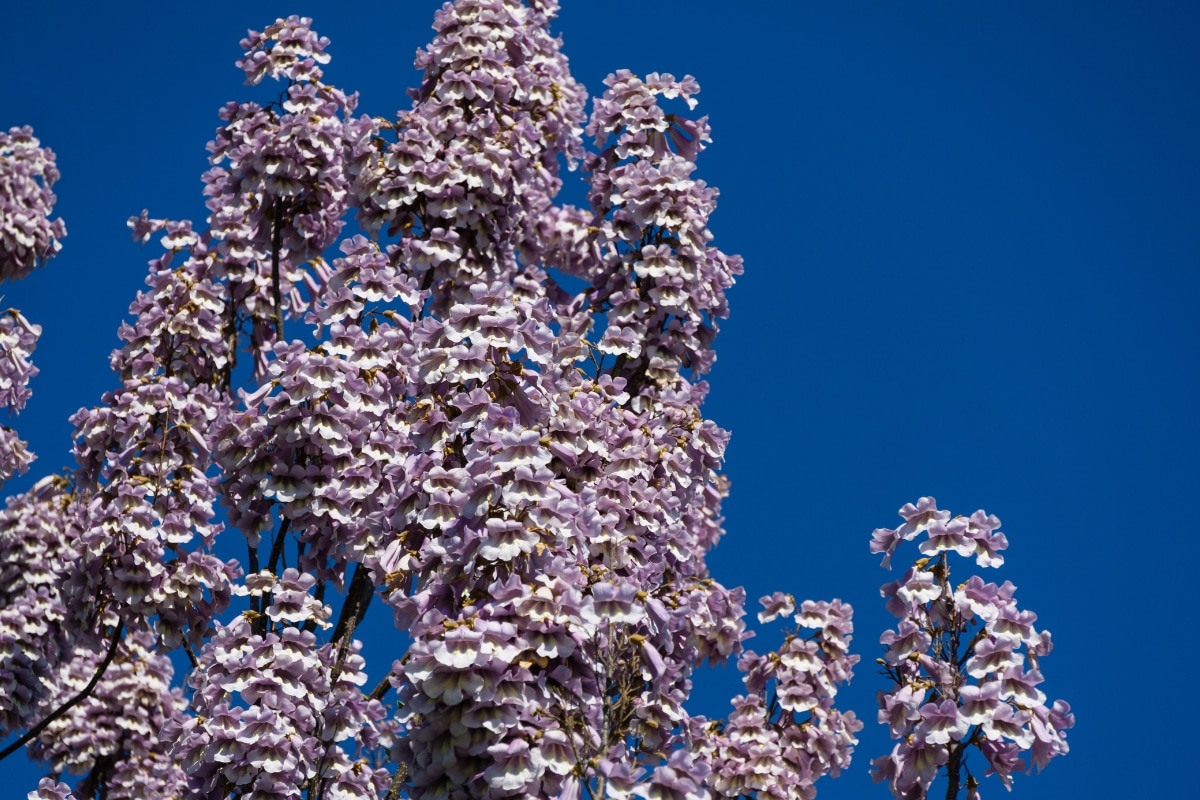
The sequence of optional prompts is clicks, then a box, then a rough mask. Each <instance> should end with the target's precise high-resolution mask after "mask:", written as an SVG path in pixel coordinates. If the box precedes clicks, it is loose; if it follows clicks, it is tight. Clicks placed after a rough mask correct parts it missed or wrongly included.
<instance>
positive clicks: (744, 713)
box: [704, 592, 862, 800]
mask: <svg viewBox="0 0 1200 800" xmlns="http://www.w3.org/2000/svg"><path fill="white" fill-rule="evenodd" d="M760 602H761V603H762V605H763V611H761V612H759V614H758V619H759V622H763V623H766V622H771V621H773V620H775V619H778V618H780V617H785V616H790V615H793V614H794V619H795V622H796V625H797V626H798V627H797V629H796V630H795V631H794V632H792V633H791V634H789V635H788V636H787V637H786V638H785V640H784V643H783V646H782V647H780V648H779V650H778V651H776V652H772V653H768V654H767V655H762V656H760V655H758V654H757V653H754V652H753V651H749V650H747V651H746V652H745V653H743V654H742V657H741V659H740V660H739V661H738V669H739V670H741V671H742V672H744V673H745V677H744V678H743V679H742V680H743V682H744V683H745V684H746V689H747V691H748V692H749V694H747V695H743V696H739V697H735V698H734V699H733V706H734V712H733V713H732V714H730V716H729V719H728V720H727V721H726V722H725V723H724V725H722V726H720V727H719V728H718V729H717V730H716V732H715V733H713V734H712V735H711V736H710V737H709V739H708V742H707V743H706V747H705V750H704V752H705V755H706V757H707V759H708V761H709V763H710V764H711V765H712V771H713V777H712V781H711V783H712V788H713V790H714V791H715V793H716V794H718V795H720V796H723V797H729V798H735V797H746V798H752V797H774V798H797V799H798V800H812V798H813V797H815V796H816V794H817V791H816V787H815V785H814V784H815V783H816V781H817V780H818V779H819V778H821V777H822V776H824V775H827V774H828V775H833V776H834V777H837V776H838V775H839V774H840V772H841V770H843V769H845V768H846V767H847V766H849V764H850V756H851V754H852V753H853V751H854V745H856V744H858V739H857V738H855V736H854V734H855V733H857V732H858V731H860V730H862V723H861V722H859V721H858V719H857V718H856V717H855V716H854V712H853V711H847V712H840V711H838V710H837V709H835V708H834V707H833V703H834V700H835V699H836V697H837V692H838V686H839V685H840V684H844V683H848V682H849V681H850V678H851V677H852V675H853V673H852V671H851V670H852V668H853V666H854V665H855V664H856V663H858V656H856V655H851V654H850V653H849V644H850V639H851V636H850V634H851V632H852V631H853V629H854V628H853V624H852V623H851V614H852V609H851V608H850V606H849V605H847V604H846V603H843V602H841V601H839V600H834V601H833V602H832V603H827V602H813V601H811V600H806V601H804V603H803V604H802V605H801V607H800V610H799V611H798V612H797V611H796V604H795V600H794V599H793V598H792V596H791V595H786V594H783V593H782V592H777V593H776V594H774V595H770V596H768V597H764V598H762V599H761V600H760ZM802 629H808V630H811V631H813V633H812V634H811V635H810V636H807V637H805V636H801V635H800V632H801V630H802Z"/></svg>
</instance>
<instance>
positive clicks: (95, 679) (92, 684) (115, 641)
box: [0, 622, 125, 761]
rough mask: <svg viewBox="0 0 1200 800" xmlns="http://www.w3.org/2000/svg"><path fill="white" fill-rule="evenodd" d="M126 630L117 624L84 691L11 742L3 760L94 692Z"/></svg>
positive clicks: (2, 757)
mask: <svg viewBox="0 0 1200 800" xmlns="http://www.w3.org/2000/svg"><path fill="white" fill-rule="evenodd" d="M124 632H125V623H124V622H122V623H121V624H119V625H117V629H116V630H115V631H113V636H112V643H111V644H109V646H108V653H107V654H105V656H104V660H103V661H101V662H100V666H99V667H98V668H97V669H96V674H95V675H93V676H92V679H91V680H90V681H88V685H87V686H85V687H83V691H81V692H80V693H79V694H77V695H75V696H74V697H72V698H71V699H70V700H68V701H67V702H65V703H63V704H62V705H61V706H59V707H58V708H57V709H55V710H54V711H52V712H50V715H49V716H47V717H46V718H45V719H43V720H42V721H41V722H39V723H38V724H37V725H34V726H33V727H32V728H30V729H29V732H28V733H26V734H25V735H24V736H22V737H21V738H20V739H17V740H16V741H15V742H13V743H12V744H10V745H9V746H8V747H6V748H4V750H3V751H0V761H3V760H4V759H5V758H7V757H8V756H10V755H12V754H13V753H15V752H16V751H18V750H20V749H21V748H22V747H24V746H25V745H26V744H28V743H29V742H31V741H32V740H33V739H35V738H37V736H38V735H39V734H40V733H41V732H42V731H44V730H46V727H47V726H48V725H49V724H50V723H51V722H54V720H56V719H58V718H59V717H61V716H62V715H63V714H65V713H67V712H68V711H70V710H71V709H72V708H74V707H75V706H76V705H78V704H79V703H80V702H81V701H82V700H83V699H84V698H86V697H87V696H88V695H89V694H91V693H92V690H93V689H95V688H96V684H98V683H99V682H100V678H102V677H103V676H104V671H105V670H106V669H108V665H109V664H111V663H112V661H113V659H114V658H115V657H116V655H117V646H118V645H120V644H121V634H122V633H124Z"/></svg>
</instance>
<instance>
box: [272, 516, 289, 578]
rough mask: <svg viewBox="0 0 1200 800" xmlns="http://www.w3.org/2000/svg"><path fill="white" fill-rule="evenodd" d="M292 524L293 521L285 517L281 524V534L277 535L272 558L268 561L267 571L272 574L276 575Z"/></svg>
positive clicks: (273, 543) (273, 544)
mask: <svg viewBox="0 0 1200 800" xmlns="http://www.w3.org/2000/svg"><path fill="white" fill-rule="evenodd" d="M291 524H292V520H291V519H290V518H288V517H284V518H283V520H282V521H281V522H280V523H279V532H278V533H276V534H275V541H274V542H272V543H271V558H270V559H269V560H268V561H267V569H268V570H270V572H271V574H272V575H274V574H275V567H277V566H278V565H279V557H280V556H282V555H283V544H284V542H285V541H286V540H287V532H288V526H289V525H291Z"/></svg>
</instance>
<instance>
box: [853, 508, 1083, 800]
mask: <svg viewBox="0 0 1200 800" xmlns="http://www.w3.org/2000/svg"><path fill="white" fill-rule="evenodd" d="M900 516H901V518H903V520H904V524H903V525H901V526H900V527H898V528H896V529H890V528H880V529H878V530H876V531H875V533H874V538H873V541H872V542H871V552H873V553H882V554H883V555H884V561H885V565H886V563H887V562H889V561H890V559H891V557H892V555H893V553H894V552H895V550H896V548H897V546H898V545H899V544H900V543H901V542H903V541H911V540H913V539H916V538H917V537H919V536H921V535H922V534H925V536H924V537H923V538H922V539H921V541H920V544H919V550H920V551H921V553H922V557H921V558H918V559H917V560H916V562H915V563H914V564H913V566H912V567H910V568H909V569H908V570H907V571H906V572H905V573H904V576H903V577H902V578H901V579H900V580H898V581H894V582H892V583H888V584H886V585H884V586H883V588H882V589H881V590H880V592H881V594H882V595H883V596H884V597H885V598H887V606H888V610H889V611H891V612H892V614H893V615H895V616H896V617H897V618H898V619H899V624H898V625H897V627H896V629H895V630H890V631H888V632H887V633H885V634H884V635H883V636H882V637H881V638H880V642H881V643H882V644H884V645H886V647H887V652H886V653H885V655H884V657H883V658H882V659H880V664H882V665H883V666H884V669H885V670H886V671H887V674H888V675H889V676H890V677H891V678H892V679H893V681H894V685H893V687H892V688H891V690H890V691H888V692H880V695H879V709H880V710H879V722H880V723H881V724H885V725H888V726H889V728H890V730H891V733H892V737H893V738H896V739H899V740H901V741H900V743H899V744H897V745H896V746H895V748H894V749H893V750H892V752H891V754H890V755H888V756H882V757H880V758H878V759H876V760H875V761H874V762H873V764H874V765H875V779H876V780H877V781H887V783H888V785H889V787H890V788H891V790H892V793H893V794H894V795H895V796H896V797H901V798H924V797H925V796H926V793H927V792H928V790H929V787H930V784H931V783H932V782H933V780H934V779H935V778H936V777H937V774H938V772H939V770H940V769H941V768H942V767H943V766H944V767H946V773H947V777H948V780H949V781H950V785H951V787H952V789H953V792H954V793H955V795H956V794H957V791H958V788H959V786H961V785H962V783H961V781H962V780H963V779H964V776H965V781H966V785H967V787H968V789H969V790H970V791H971V792H972V793H974V794H976V796H977V792H976V789H975V787H976V786H978V783H979V779H978V776H977V775H976V773H974V772H972V771H971V768H970V765H969V764H968V763H967V755H968V751H969V748H971V747H975V748H977V749H978V750H979V752H980V753H981V754H982V756H983V759H984V764H985V769H986V773H985V774H987V775H991V774H996V775H997V776H998V777H999V778H1000V780H1001V781H1002V782H1003V783H1004V785H1005V787H1007V788H1011V787H1012V773H1013V772H1016V771H1019V770H1022V769H1025V768H1026V762H1025V760H1024V758H1023V757H1022V754H1023V753H1028V754H1029V758H1030V761H1031V763H1030V765H1029V769H1030V770H1032V768H1033V767H1034V766H1036V767H1037V768H1038V769H1039V770H1040V769H1041V768H1043V767H1045V766H1046V764H1047V762H1049V761H1050V759H1052V758H1054V757H1055V756H1057V755H1060V754H1063V753H1066V752H1067V749H1068V748H1067V740H1066V731H1067V729H1069V728H1071V727H1072V726H1073V725H1074V724H1075V718H1074V716H1073V715H1072V714H1071V708H1070V706H1069V705H1067V703H1065V702H1063V701H1062V700H1056V701H1054V703H1053V704H1051V705H1049V706H1047V704H1046V702H1047V699H1046V695H1045V693H1044V692H1042V690H1041V689H1039V688H1038V686H1039V685H1040V684H1041V683H1042V680H1043V678H1042V673H1041V670H1040V669H1039V662H1040V660H1041V659H1042V658H1043V657H1044V656H1046V654H1048V653H1049V652H1050V650H1051V640H1050V633H1049V632H1048V631H1039V630H1038V629H1036V628H1035V627H1034V623H1035V622H1036V621H1037V615H1036V614H1034V613H1033V612H1031V611H1023V610H1021V609H1019V608H1018V607H1017V603H1016V598H1015V597H1014V593H1015V591H1016V587H1015V586H1013V585H1012V584H1011V583H1009V582H1008V581H1005V582H1004V583H1003V584H1002V585H999V586H997V585H996V584H995V583H984V581H983V580H982V579H981V578H979V577H978V576H971V577H970V579H968V580H967V581H966V582H964V583H960V584H958V585H957V586H953V585H952V584H951V583H950V560H949V554H950V553H952V552H953V553H956V554H957V555H959V556H964V557H974V558H975V561H976V563H977V564H978V565H979V566H981V567H998V566H1000V565H1001V564H1003V563H1004V558H1003V557H1002V556H1001V555H1000V552H1001V551H1003V550H1005V549H1006V548H1007V547H1008V540H1007V539H1006V538H1005V536H1004V534H1003V533H1001V532H1000V531H999V528H1000V520H999V519H997V518H996V517H994V516H991V515H989V514H986V513H984V512H983V511H976V512H975V513H974V514H972V515H971V516H970V517H961V516H959V517H953V518H952V517H951V516H950V512H948V511H943V510H940V509H938V507H937V504H936V501H935V500H934V499H933V498H932V497H922V498H921V499H920V500H918V501H917V503H916V504H915V505H914V504H912V503H909V504H906V505H905V506H904V507H903V508H901V509H900ZM948 796H949V795H948Z"/></svg>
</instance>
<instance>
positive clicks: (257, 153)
mask: <svg viewBox="0 0 1200 800" xmlns="http://www.w3.org/2000/svg"><path fill="white" fill-rule="evenodd" d="M311 23H312V20H310V19H308V18H307V17H288V18H287V19H286V20H278V21H276V22H275V24H273V25H270V26H268V27H267V28H266V29H265V30H264V31H262V32H261V33H259V32H257V31H250V33H249V35H248V36H247V38H246V39H244V40H243V41H242V48H243V49H244V50H245V57H244V58H242V59H241V60H240V61H239V62H238V66H239V67H241V68H242V69H243V70H244V71H245V73H246V82H247V83H248V84H252V85H253V84H257V83H258V82H260V81H261V80H262V79H263V78H264V77H268V76H269V77H271V78H273V79H275V80H286V81H287V88H286V89H285V90H284V96H285V99H284V100H283V101H282V102H281V103H278V104H274V103H272V104H268V105H266V106H262V105H259V104H258V103H229V104H228V105H227V106H226V107H225V108H224V109H223V110H222V111H221V119H222V121H223V122H224V125H222V127H220V128H218V129H217V135H216V139H215V140H214V141H212V142H211V143H210V144H209V150H210V152H211V154H212V155H211V159H210V160H211V162H212V164H213V167H212V169H210V170H209V171H208V172H206V173H205V174H204V183H205V189H204V192H205V194H206V195H207V196H208V203H207V205H208V209H209V212H210V215H209V218H208V222H209V225H210V227H211V235H212V238H213V240H214V242H215V245H216V249H217V251H218V252H219V254H220V256H221V259H220V268H221V269H222V270H223V272H224V274H225V275H226V276H227V278H228V281H229V287H228V291H229V298H230V305H229V308H228V313H230V314H232V315H234V317H235V318H238V319H242V318H244V319H245V320H246V321H247V322H248V323H249V324H250V327H251V347H252V350H253V351H254V353H255V358H256V370H257V372H258V374H259V375H261V374H263V372H264V371H265V368H266V360H267V358H268V355H269V353H270V349H271V347H272V345H273V344H274V343H275V342H277V341H280V340H281V339H282V338H283V322H284V320H285V318H287V317H290V316H293V315H296V314H298V313H300V312H303V311H304V310H305V309H306V308H307V307H308V301H307V300H306V299H305V298H304V296H303V295H302V294H301V293H300V288H301V287H307V288H308V289H309V291H310V292H312V293H316V292H317V291H319V290H320V286H321V282H322V281H323V280H324V279H325V278H326V277H327V275H328V270H327V268H326V267H325V265H324V262H322V261H321V253H322V252H323V251H324V250H325V248H326V247H328V246H329V245H330V244H332V243H333V242H334V241H335V240H336V239H337V236H338V234H339V233H340V232H341V229H342V225H343V224H344V223H343V219H342V218H343V216H344V215H345V213H346V210H347V208H348V201H349V198H350V182H349V176H348V174H347V171H346V154H347V152H348V147H349V142H350V140H351V139H353V138H355V137H356V136H358V134H357V133H356V131H358V130H359V129H360V128H361V127H362V124H361V123H353V122H347V121H346V119H345V117H346V116H347V115H348V114H350V113H351V112H353V110H354V107H355V105H356V103H357V98H356V97H355V96H353V95H350V96H348V95H346V94H345V93H344V92H342V91H341V90H340V89H337V88H336V87H333V86H329V85H327V84H325V83H323V82H322V80H321V78H322V77H323V73H322V70H321V68H320V67H318V66H317V64H319V63H322V64H323V63H327V62H328V61H329V56H328V55H327V54H326V53H325V47H326V46H327V45H328V43H329V41H328V40H327V39H324V38H321V37H318V36H317V35H316V33H314V32H313V31H312V30H311V27H310V26H311ZM310 262H311V264H312V267H313V268H312V270H309V269H308V266H309V264H310ZM238 315H244V316H243V317H238Z"/></svg>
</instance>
